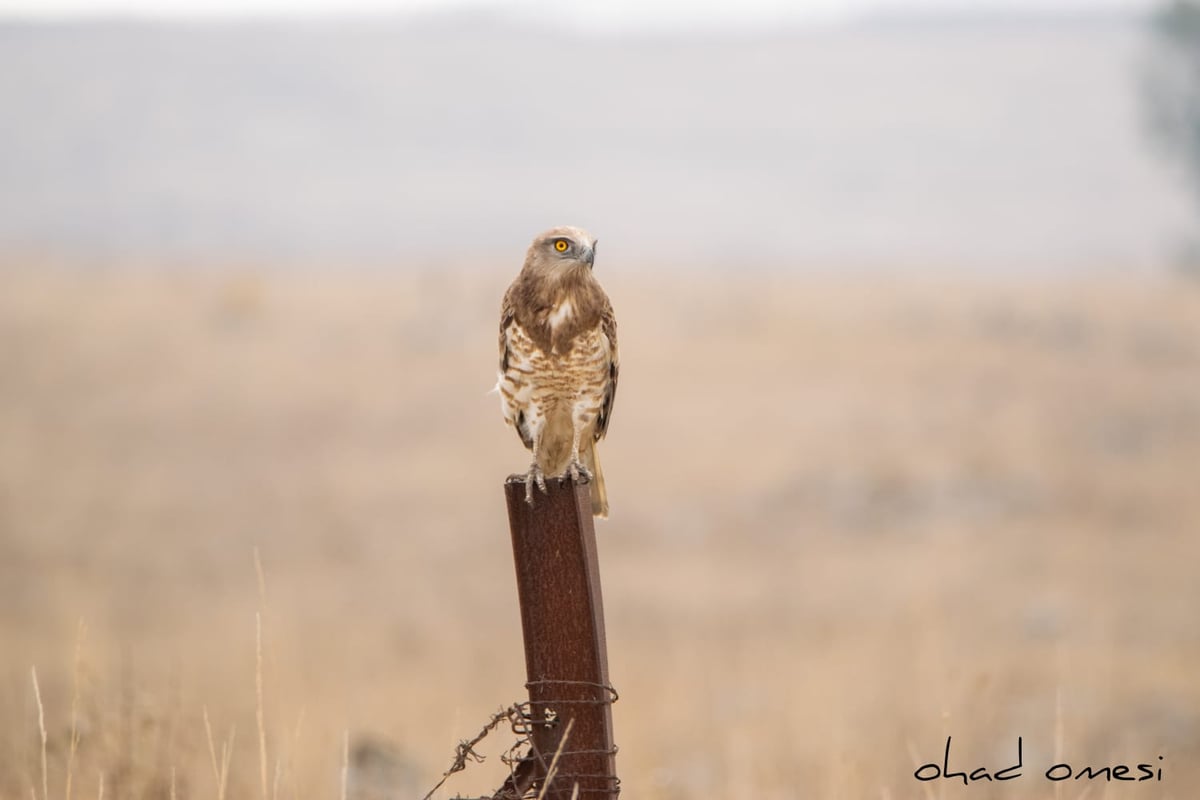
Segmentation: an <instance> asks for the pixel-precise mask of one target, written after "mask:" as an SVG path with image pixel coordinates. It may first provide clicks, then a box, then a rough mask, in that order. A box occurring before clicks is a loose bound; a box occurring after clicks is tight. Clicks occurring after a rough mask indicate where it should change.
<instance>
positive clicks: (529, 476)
mask: <svg viewBox="0 0 1200 800" xmlns="http://www.w3.org/2000/svg"><path fill="white" fill-rule="evenodd" d="M535 483H536V484H537V487H538V488H539V489H541V490H542V494H545V493H546V476H545V475H544V474H543V473H542V468H541V467H539V466H538V463H537V462H536V461H534V462H533V463H532V464H530V465H529V472H527V473H525V502H526V503H529V505H533V485H534V484H535Z"/></svg>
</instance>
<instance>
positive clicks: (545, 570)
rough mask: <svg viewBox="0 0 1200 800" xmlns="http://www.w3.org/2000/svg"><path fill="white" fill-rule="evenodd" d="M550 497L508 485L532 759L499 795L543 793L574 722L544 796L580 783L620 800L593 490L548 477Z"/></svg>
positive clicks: (558, 798) (514, 480) (557, 796)
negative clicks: (527, 494) (565, 734)
mask: <svg viewBox="0 0 1200 800" xmlns="http://www.w3.org/2000/svg"><path fill="white" fill-rule="evenodd" d="M546 489H547V492H546V493H543V492H541V491H540V490H538V489H536V488H535V489H534V493H533V500H534V504H533V505H532V506H531V505H529V504H528V503H526V502H525V482H524V477H523V476H513V477H511V478H509V479H508V481H507V482H506V483H505V485H504V492H505V496H506V498H507V500H508V523H509V528H510V530H511V533H512V545H513V560H514V562H515V565H516V569H517V594H518V597H519V599H520V603H521V629H522V632H523V634H524V638H525V672H526V675H527V677H528V683H527V684H526V687H527V688H528V690H529V713H528V719H529V720H531V722H530V727H531V729H530V731H529V733H530V742H531V751H530V754H529V756H528V757H526V758H525V759H524V760H523V761H522V762H521V763H520V764H519V765H518V766H517V768H516V769H515V770H514V772H513V775H512V776H511V777H510V778H509V780H508V781H506V782H505V784H504V786H502V787H501V788H500V789H499V790H498V791H497V792H496V794H495V795H494V797H495V798H497V799H499V798H513V797H522V796H524V795H525V794H526V793H527V792H530V791H531V790H534V789H537V788H538V787H540V786H541V785H542V783H543V782H544V781H545V778H546V774H547V771H548V769H549V767H550V764H551V762H552V760H553V758H554V755H555V752H556V750H558V749H559V746H560V740H561V738H562V735H563V732H564V731H565V730H566V727H567V724H568V722H570V721H571V720H574V722H573V723H572V727H571V733H570V735H569V736H568V737H567V741H566V743H565V744H563V745H562V748H561V752H559V754H558V763H557V765H556V769H555V773H554V776H553V778H552V780H551V781H550V783H549V786H547V787H546V793H545V796H546V797H547V798H553V800H569V798H570V797H571V793H572V791H573V789H574V787H575V785H576V784H578V786H579V796H580V798H584V800H586V799H587V798H596V797H601V798H608V797H616V796H617V793H618V783H619V782H618V780H617V774H616V764H615V755H616V747H614V746H613V735H612V703H613V701H614V700H615V699H616V692H614V691H613V689H612V687H611V686H610V685H609V682H608V649H607V645H606V642H605V639H604V605H603V602H602V600H601V596H600V569H599V564H598V562H597V558H596V532H595V528H594V527H593V525H592V506H591V501H590V499H589V497H588V486H587V484H586V483H583V482H580V483H575V482H573V481H571V480H570V479H565V480H563V481H561V482H560V481H559V480H557V479H549V480H547V481H546Z"/></svg>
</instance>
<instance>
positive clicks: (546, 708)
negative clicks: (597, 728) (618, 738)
mask: <svg viewBox="0 0 1200 800" xmlns="http://www.w3.org/2000/svg"><path fill="white" fill-rule="evenodd" d="M547 686H562V687H575V688H579V687H589V688H593V689H597V690H599V691H600V692H602V693H603V696H601V697H596V698H561V699H553V698H540V699H538V700H525V701H522V702H518V703H513V704H511V705H509V706H507V707H505V708H501V709H500V710H499V711H497V712H495V713H494V714H492V716H491V718H490V719H488V721H487V722H486V723H485V724H484V725H483V727H482V728H480V730H479V733H477V734H475V736H474V737H472V738H471V739H464V740H463V741H461V742H459V743H458V745H457V746H456V747H455V749H454V759H453V760H452V761H451V763H450V767H449V768H448V769H447V770H446V771H445V772H443V773H442V777H441V780H439V781H438V782H437V784H436V785H435V786H434V787H433V788H432V789H430V790H429V792H428V793H426V795H425V796H424V797H423V798H422V800H431V798H432V797H433V795H434V793H435V792H437V790H438V789H440V788H442V786H443V785H445V783H446V781H447V780H449V779H450V776H451V775H454V774H456V773H459V772H462V771H463V770H465V769H466V768H467V766H468V765H469V764H472V763H475V764H480V763H483V761H485V760H486V759H485V757H484V756H483V755H481V754H479V753H478V752H476V750H475V748H476V746H478V745H479V743H480V742H482V741H483V740H484V739H486V738H487V736H488V735H489V734H490V733H492V732H493V731H495V730H496V728H497V727H499V725H500V723H502V722H505V721H507V722H508V724H509V729H510V730H511V731H512V733H513V735H514V736H515V737H517V739H516V741H515V742H514V743H513V744H512V746H511V747H509V748H508V749H507V750H505V751H504V752H503V753H501V754H500V761H501V762H502V763H503V764H505V765H506V766H507V767H508V771H509V778H508V782H507V783H506V784H505V787H506V788H507V787H510V786H511V787H513V792H511V793H504V791H505V790H504V789H503V788H502V789H501V790H499V791H498V792H497V793H496V794H495V795H492V796H488V797H478V798H469V797H463V796H462V795H455V797H454V798H453V800H495V799H496V798H500V797H503V798H506V800H526V799H527V798H537V797H538V794H539V789H541V788H542V787H541V786H540V784H542V783H543V782H544V780H545V776H546V775H547V774H548V772H549V765H548V764H547V762H546V758H545V754H543V753H542V752H541V751H540V750H539V749H538V747H537V744H536V743H535V742H534V737H533V734H534V731H535V729H536V728H537V727H538V726H542V727H555V726H557V725H559V724H560V723H561V722H562V721H563V714H562V712H561V711H560V710H559V709H561V708H563V707H569V706H578V705H601V706H603V705H612V704H613V703H615V702H617V700H618V699H619V697H620V696H619V695H618V694H617V690H616V689H614V688H613V687H612V686H611V685H609V684H606V683H593V682H592V681H567V680H538V681H530V682H528V683H526V684H525V687H526V689H528V690H529V691H530V692H531V693H532V692H533V691H534V690H535V689H541V688H545V687H547ZM535 707H536V708H535ZM563 744H565V741H564V742H562V743H560V748H559V750H558V751H557V755H558V757H559V758H562V757H566V756H580V755H588V756H615V755H616V754H617V750H618V748H617V747H616V745H613V746H612V747H611V748H607V749H600V750H597V749H579V750H569V749H565V748H564V747H563V746H562V745H563ZM550 755H554V754H550ZM531 763H534V764H537V765H540V766H541V771H540V774H541V777H538V778H533V779H531V780H529V785H528V786H527V787H526V788H525V789H524V790H523V791H522V790H519V789H517V788H516V787H519V786H520V783H521V778H520V776H518V769H519V768H520V767H522V766H526V767H528V765H530V764H531ZM551 780H552V781H555V782H557V781H568V782H572V783H575V792H576V794H577V795H585V794H586V795H599V796H603V797H609V798H615V797H617V796H618V795H619V794H620V792H621V781H620V779H619V778H617V777H616V776H615V775H609V774H607V773H591V772H562V771H561V770H556V771H555V773H554V774H553V776H552V778H551ZM580 781H584V782H588V783H597V782H603V783H606V784H607V785H606V786H604V787H588V788H584V787H582V786H580V785H579V782H580Z"/></svg>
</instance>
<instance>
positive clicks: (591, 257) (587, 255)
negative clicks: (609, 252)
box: [580, 245, 596, 269]
mask: <svg viewBox="0 0 1200 800" xmlns="http://www.w3.org/2000/svg"><path fill="white" fill-rule="evenodd" d="M580 260H581V261H583V263H585V264H587V265H588V268H589V269H591V267H592V265H593V264H595V263H596V246H595V245H592V246H591V247H589V248H588V249H586V250H584V251H583V256H582V258H581V259H580Z"/></svg>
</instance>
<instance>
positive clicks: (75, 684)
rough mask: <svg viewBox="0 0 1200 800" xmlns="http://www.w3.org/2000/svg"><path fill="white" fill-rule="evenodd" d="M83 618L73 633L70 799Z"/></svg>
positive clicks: (76, 742) (76, 743)
mask: <svg viewBox="0 0 1200 800" xmlns="http://www.w3.org/2000/svg"><path fill="white" fill-rule="evenodd" d="M83 630H84V629H83V620H82V619H81V620H79V628H78V629H77V631H76V633H75V665H74V668H73V670H72V676H71V686H72V689H71V744H70V750H69V751H68V752H67V785H66V788H65V790H64V796H65V798H66V800H71V781H72V778H73V777H74V770H75V753H76V751H77V750H78V749H79V665H80V662H81V660H82V655H83Z"/></svg>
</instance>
